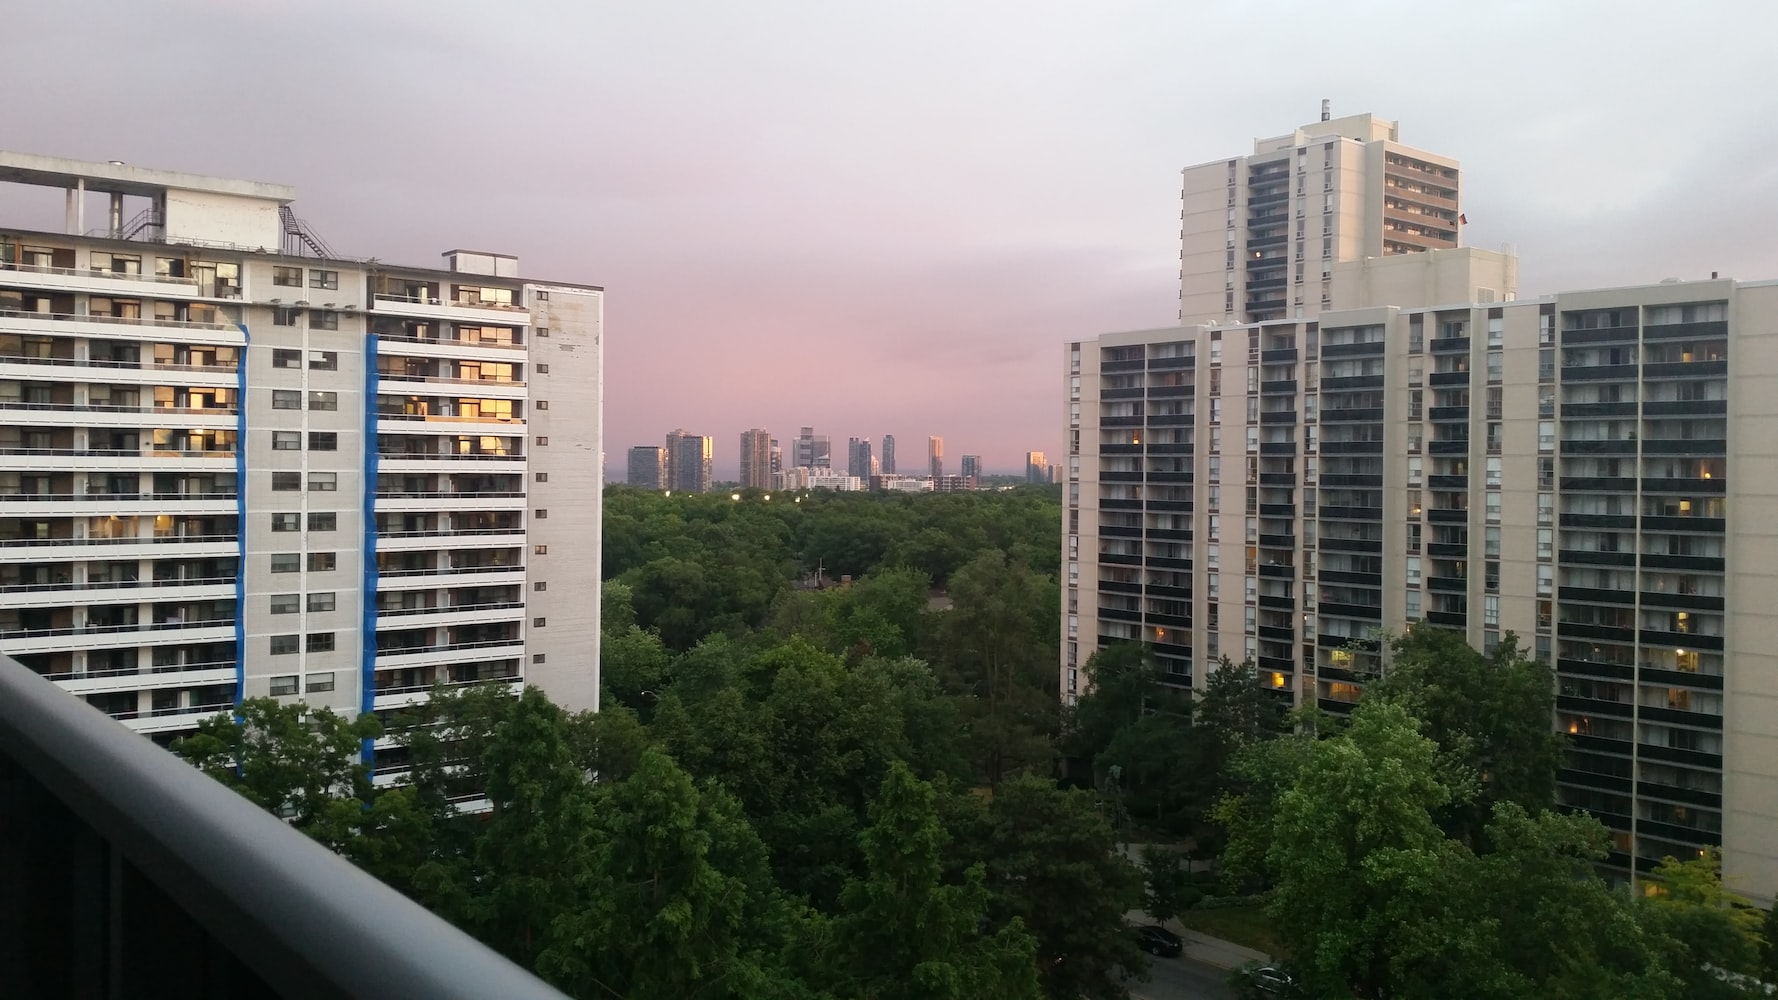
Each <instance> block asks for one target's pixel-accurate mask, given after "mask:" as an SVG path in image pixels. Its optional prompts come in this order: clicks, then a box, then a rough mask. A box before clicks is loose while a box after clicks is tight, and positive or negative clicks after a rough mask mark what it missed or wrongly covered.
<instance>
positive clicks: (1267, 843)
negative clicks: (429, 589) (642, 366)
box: [178, 489, 1778, 1000]
mask: <svg viewBox="0 0 1778 1000" xmlns="http://www.w3.org/2000/svg"><path fill="white" fill-rule="evenodd" d="M607 517H608V522H607V526H606V539H605V541H606V557H607V565H606V575H607V577H608V580H607V584H606V591H605V595H604V605H603V617H604V621H603V630H602V631H603V639H602V657H601V667H602V683H603V708H604V710H603V711H602V712H600V713H598V714H590V713H589V714H569V713H566V712H564V711H562V710H561V709H560V708H558V707H557V706H555V705H553V704H551V703H550V701H549V700H548V698H546V697H545V696H544V695H543V694H542V693H540V692H538V691H536V690H534V689H533V690H527V691H525V693H524V694H523V695H522V696H519V697H513V696H511V695H510V694H508V693H506V692H505V691H503V690H499V689H493V688H468V689H460V690H456V691H444V690H439V691H435V692H433V694H432V696H431V697H430V698H429V699H428V700H427V702H426V703H425V704H423V705H418V706H415V707H413V708H411V709H408V710H405V711H404V712H401V713H397V714H394V715H392V716H390V717H387V718H385V719H384V720H381V721H379V720H377V719H374V718H369V717H362V718H358V719H354V720H346V719H341V718H339V717H337V716H335V715H333V714H332V713H330V712H326V711H317V712H312V713H311V712H307V711H306V710H305V709H304V708H303V707H302V706H300V705H284V706H280V705H278V704H277V703H276V702H273V701H270V700H261V701H249V702H246V703H244V704H243V705H242V706H241V707H240V710H239V711H238V713H237V714H236V715H234V716H232V717H227V716H225V717H219V718H217V719H215V720H212V721H210V722H207V723H206V724H205V725H204V726H203V727H202V728H201V730H200V731H199V733H198V734H197V735H195V736H193V737H191V738H190V739H187V740H185V741H183V743H182V744H181V745H180V746H179V747H178V749H179V751H180V752H181V753H183V754H184V755H186V756H187V757H188V758H189V759H191V760H192V761H193V763H194V764H197V765H198V766H200V767H202V768H203V769H204V770H205V771H206V772H208V773H210V774H212V775H213V776H215V777H216V778H217V779H218V780H220V781H223V782H226V783H228V784H230V785H231V786H233V787H235V788H236V789H238V790H239V791H240V792H241V793H242V794H243V795H245V796H247V797H248V798H250V799H251V800H252V801H254V802H255V803H257V804H259V805H261V806H262V807H264V808H267V809H270V810H273V811H275V812H277V813H279V814H280V815H283V816H285V817H287V818H288V819H289V821H290V822H291V823H292V824H293V825H294V826H296V827H297V828H299V829H301V830H303V831H304V832H306V833H308V834H309V835H311V836H313V837H315V838H316V839H317V840H319V841H321V842H323V843H325V844H327V845H328V846H330V847H331V848H333V849H335V850H337V851H339V852H341V853H342V854H344V855H346V856H347V857H350V858H351V859H352V860H354V861H355V862H356V863H357V864H359V865H360V866H362V867H363V868H364V869H365V870H367V871H368V872H370V873H372V874H374V875H376V876H377V877H379V878H382V879H384V880H385V881H387V882H389V883H390V884H391V885H394V886H395V887H397V888H399V889H401V890H402V891H404V892H406V893H408V894H409V895H411V896H412V897H414V898H415V899H416V900H418V901H420V902H421V903H423V904H424V905H426V906H428V907H430V908H432V909H433V910H435V911H436V912H438V913H440V914H441V915H443V916H444V917H446V918H447V919H449V920H451V921H453V922H455V923H457V924H458V925H459V926H462V927H464V928H465V929H466V930H468V931H470V932H471V933H473V934H475V935H476V936H477V937H479V938H480V939H481V940H483V941H486V942H487V943H488V944H490V945H491V946H492V947H494V948H496V949H498V950H500V951H501V952H503V953H504V954H506V955H509V956H511V957H512V958H513V959H515V960H517V961H519V962H521V963H523V964H525V965H526V966H528V967H530V968H532V969H534V970H536V971H537V972H538V973H539V974H540V975H542V976H543V977H545V978H546V979H548V980H549V981H551V982H552V983H555V984H556V985H558V986H559V987H561V988H562V989H563V990H565V991H567V992H568V993H570V994H572V995H575V996H582V997H609V996H622V997H629V998H635V1000H648V998H657V997H658V998H668V997H673V998H678V997H688V996H698V997H712V998H721V997H734V998H743V997H772V998H778V997H783V998H789V1000H840V998H851V997H867V998H880V1000H892V998H909V1000H913V998H925V997H939V998H950V997H955V998H966V997H967V998H976V997H980V998H988V1000H997V998H1008V1000H1013V998H1017V1000H1025V998H1037V997H1045V998H1056V1000H1060V998H1070V1000H1073V998H1092V1000H1116V998H1122V997H1126V996H1128V988H1127V987H1128V984H1129V982H1130V981H1131V980H1132V979H1135V978H1140V977H1141V976H1142V975H1143V970H1144V969H1145V960H1144V959H1143V957H1142V956H1141V955H1140V953H1139V952H1138V951H1137V950H1136V948H1135V945H1134V941H1133V939H1132V938H1131V936H1130V935H1129V933H1128V930H1127V928H1126V925H1125V918H1126V915H1127V914H1129V913H1130V912H1131V911H1134V910H1137V909H1138V908H1141V909H1144V910H1146V911H1147V912H1148V913H1149V914H1150V915H1151V916H1152V917H1153V918H1154V919H1157V920H1162V921H1165V920H1167V919H1169V918H1171V917H1174V916H1177V915H1179V914H1181V913H1184V912H1185V911H1187V910H1190V909H1192V908H1194V907H1196V906H1198V905H1209V903H1210V902H1213V900H1204V899H1203V897H1204V895H1205V893H1206V891H1215V887H1214V886H1213V883H1207V882H1205V881H1204V879H1206V878H1209V879H1212V880H1213V881H1214V880H1216V879H1220V892H1221V893H1222V894H1223V897H1224V899H1225V900H1226V898H1227V897H1228V896H1231V895H1233V896H1238V897H1239V898H1242V899H1248V898H1257V899H1260V900H1263V901H1264V905H1265V907H1266V913H1267V914H1268V915H1269V918H1270V920H1271V921H1272V924H1273V927H1274V929H1275V930H1276V934H1277V937H1278V938H1279V939H1280V940H1281V942H1282V943H1283V946H1284V947H1285V948H1287V949H1288V953H1289V959H1290V961H1291V964H1292V965H1293V966H1294V968H1295V970H1296V974H1297V976H1298V979H1299V980H1300V982H1301V983H1302V985H1303V986H1304V988H1305V990H1306V991H1307V995H1311V996H1318V997H1336V998H1344V997H1391V998H1393V997H1442V996H1465V997H1478V998H1494V997H1499V998H1509V997H1510V998H1517V997H1533V996H1562V997H1576V998H1595V997H1596V998H1601V1000H1603V998H1607V997H1630V998H1647V1000H1669V998H1679V997H1712V996H1741V995H1746V994H1745V993H1744V992H1742V991H1741V990H1740V987H1739V986H1738V985H1737V984H1738V983H1745V982H1746V980H1743V979H1737V978H1736V977H1741V976H1745V977H1759V976H1764V977H1766V978H1767V979H1768V980H1770V979H1772V978H1775V977H1774V976H1773V974H1772V967H1773V965H1774V964H1775V963H1778V941H1775V940H1774V937H1773V932H1774V931H1775V930H1778V927H1774V918H1772V917H1771V916H1770V915H1769V914H1767V915H1762V914H1760V913H1759V912H1758V911H1756V910H1753V909H1751V908H1749V907H1748V906H1747V905H1746V904H1745V902H1744V901H1742V900H1740V899H1739V898H1738V897H1736V896H1734V894H1733V893H1731V892H1729V891H1728V890H1727V889H1725V888H1724V886H1723V883H1722V880H1721V877H1720V873H1719V871H1718V867H1717V865H1718V862H1717V859H1716V858H1715V856H1714V855H1713V854H1710V853H1705V854H1704V855H1703V856H1702V857H1698V858H1688V859H1684V860H1671V859H1670V860H1669V861H1667V862H1666V863H1665V864H1663V865H1662V866H1661V867H1660V868H1658V869H1657V870H1656V871H1655V872H1654V873H1653V876H1654V877H1653V879H1652V880H1651V881H1650V883H1649V884H1650V885H1651V886H1653V890H1652V892H1651V893H1650V894H1647V895H1641V896H1637V897H1631V896H1630V895H1627V894H1625V893H1623V892H1620V891H1617V890H1614V889H1612V888H1610V887H1609V886H1608V885H1607V884H1606V883H1605V882H1604V881H1603V880H1601V878H1600V877H1599V876H1598V874H1597V873H1596V872H1597V869H1596V864H1597V862H1598V861H1599V860H1601V859H1602V858H1603V857H1604V856H1605V850H1606V845H1607V837H1606V832H1605V830H1604V828H1603V827H1601V826H1600V825H1599V824H1598V823H1597V822H1596V821H1594V820H1592V819H1591V818H1590V817H1587V816H1585V815H1584V814H1578V815H1575V814H1565V813H1561V812H1558V811H1555V810H1554V789H1555V770H1556V768H1557V766H1558V764H1559V761H1560V757H1561V752H1562V742H1561V738H1560V737H1559V736H1556V735H1554V734H1552V733H1551V731H1550V726H1549V719H1550V717H1551V710H1552V699H1553V678H1552V677H1551V675H1550V672H1549V670H1548V669H1547V668H1545V667H1542V666H1540V665H1538V664H1536V663H1534V662H1531V661H1530V660H1528V659H1526V658H1525V657H1523V656H1522V655H1521V654H1520V652H1519V650H1518V648H1517V646H1516V645H1515V644H1514V643H1512V642H1511V641H1510V640H1509V641H1508V642H1506V643H1503V644H1502V645H1501V647H1500V648H1499V649H1498V650H1497V651H1496V652H1495V653H1494V654H1493V655H1491V656H1483V655H1482V654H1479V653H1477V652H1475V651H1474V650H1472V649H1470V648H1469V647H1468V646H1466V645H1465V644H1464V643H1463V642H1462V640H1461V638H1460V637H1458V636H1456V635H1454V634H1451V633H1448V632H1443V631H1440V630H1436V629H1430V628H1424V627H1422V628H1416V629H1414V630H1412V631H1411V632H1409V633H1407V634H1405V635H1402V636H1397V637H1392V638H1391V640H1390V641H1391V649H1390V656H1389V662H1390V669H1389V671H1388V673H1387V675H1386V676H1385V677H1383V678H1378V679H1373V680H1372V682H1371V683H1369V684H1368V685H1367V686H1366V690H1365V693H1364V696H1363V699H1362V701H1361V703H1360V704H1359V706H1358V707H1357V709H1356V711H1355V712H1353V713H1352V714H1351V716H1350V717H1348V718H1343V719H1342V718H1332V717H1327V716H1323V715H1319V714H1318V713H1316V712H1315V711H1314V710H1313V709H1305V710H1302V711H1299V712H1298V713H1297V714H1295V715H1294V716H1290V715H1287V714H1286V712H1285V709H1284V705H1283V703H1282V702H1281V701H1280V700H1278V699H1277V698H1276V697H1275V696H1274V694H1273V693H1272V692H1270V691H1268V690H1267V689H1266V686H1265V685H1264V684H1263V683H1262V680H1263V678H1262V676H1261V675H1260V674H1259V673H1258V672H1257V671H1256V670H1255V669H1254V668H1253V666H1252V665H1251V664H1238V663H1233V662H1230V661H1228V660H1226V659H1225V660H1224V661H1222V662H1221V663H1220V664H1219V665H1218V666H1217V667H1216V669H1214V670H1212V671H1211V672H1210V674H1209V676H1208V678H1207V679H1206V683H1205V684H1204V687H1203V689H1202V690H1200V691H1197V692H1194V693H1193V695H1194V696H1193V697H1183V696H1182V692H1181V691H1180V690H1179V688H1178V687H1177V686H1176V685H1173V684H1169V683H1165V680H1166V679H1165V678H1163V677H1162V676H1161V675H1160V674H1159V673H1157V670H1156V667H1155V665H1154V663H1153V661H1152V660H1151V659H1150V658H1149V656H1148V655H1147V652H1146V650H1145V649H1143V648H1142V647H1141V646H1137V645H1128V646H1116V647H1111V648H1107V649H1104V650H1102V651H1100V652H1098V653H1097V654H1095V655H1094V656H1093V657H1091V659H1090V660H1089V661H1088V663H1087V664H1086V665H1085V671H1084V672H1085V674H1086V676H1087V680H1088V685H1087V691H1088V693H1087V694H1086V695H1084V696H1083V697H1082V698H1081V699H1080V701H1079V703H1078V704H1077V705H1076V706H1074V707H1073V708H1072V709H1071V710H1069V711H1067V712H1064V711H1063V710H1062V708H1061V706H1060V699H1059V692H1058V690H1057V661H1058V648H1057V644H1058V636H1057V631H1058V629H1057V626H1058V618H1059V615H1058V613H1057V612H1058V604H1059V596H1060V595H1059V589H1058V586H1057V572H1058V549H1057V542H1058V536H1059V534H1060V525H1059V521H1058V519H1059V505H1058V503H1057V501H1056V497H1055V494H1054V491H1053V490H1045V489H1032V490H1023V489H1021V490H1016V491H1010V492H1005V493H988V494H957V495H931V496H911V497H909V496H895V497H884V496H851V495H843V494H816V495H812V496H809V497H805V498H802V499H800V500H799V499H798V498H796V497H784V496H776V497H773V498H771V499H769V500H768V499H767V498H766V497H765V495H764V494H756V493H751V492H750V493H747V494H745V495H743V497H742V499H740V500H733V499H730V498H729V497H728V496H727V495H721V496H689V497H681V496H674V497H668V496H663V495H660V494H656V493H649V492H639V491H630V490H624V489H613V490H612V491H611V492H610V494H609V496H608V498H607ZM842 577H849V578H850V579H849V580H847V581H846V582H844V583H843V584H841V583H838V582H836V581H838V580H839V579H840V578H842ZM385 726H386V727H387V731H386V732H385V730H384V727H385ZM378 737H383V738H384V739H385V742H386V743H392V744H393V748H392V749H390V750H386V751H380V754H381V756H380V757H379V764H382V765H391V764H393V765H396V766H403V765H404V766H406V767H407V768H408V772H407V774H406V776H405V778H404V779H403V780H401V781H400V782H398V783H397V784H395V785H385V786H373V785H372V783H371V782H370V780H369V773H368V770H367V768H366V766H365V764H364V762H363V761H362V760H361V759H360V753H359V748H360V746H361V744H362V742H363V741H365V740H368V739H373V738H378ZM465 807H467V808H465ZM1139 832H1140V833H1141V834H1146V835H1147V836H1151V837H1152V836H1156V835H1158V836H1162V837H1167V838H1173V839H1176V840H1177V841H1178V842H1179V843H1178V844H1177V845H1175V846H1174V847H1171V848H1168V849H1163V850H1147V851H1143V852H1141V854H1140V857H1141V863H1140V864H1139V865H1138V864H1132V863H1131V862H1130V861H1129V860H1128V859H1127V854H1126V852H1125V851H1124V850H1123V849H1122V848H1123V845H1124V843H1125V842H1127V841H1130V840H1133V839H1138V838H1139ZM1211 857H1214V858H1216V860H1217V862H1218V865H1217V867H1218V868H1219V871H1220V875H1219V876H1208V875H1205V874H1204V873H1201V872H1197V871H1196V870H1195V868H1194V866H1195V864H1196V862H1198V861H1200V860H1205V859H1208V858H1211ZM1256 894H1257V895H1256Z"/></svg>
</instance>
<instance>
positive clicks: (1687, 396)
mask: <svg viewBox="0 0 1778 1000" xmlns="http://www.w3.org/2000/svg"><path fill="white" fill-rule="evenodd" d="M1066 364H1067V367H1066V375H1065V384H1066V386H1067V390H1066V391H1067V404H1066V405H1067V424H1066V434H1067V440H1068V442H1069V454H1068V458H1067V467H1066V468H1067V484H1066V487H1065V489H1066V493H1065V503H1066V510H1065V522H1064V528H1063V534H1064V537H1063V543H1064V550H1065V552H1066V553H1067V555H1066V572H1065V579H1064V582H1063V593H1064V607H1063V609H1062V615H1063V621H1062V628H1063V636H1064V645H1063V653H1062V663H1061V670H1062V677H1061V686H1062V690H1063V692H1064V697H1065V698H1067V699H1073V698H1075V697H1078V695H1079V694H1080V693H1081V692H1082V690H1083V685H1084V684H1085V678H1084V676H1083V675H1082V673H1081V669H1080V668H1081V666H1082V664H1083V663H1084V662H1085V660H1086V659H1087V657H1088V656H1090V655H1091V654H1092V652H1093V651H1094V650H1095V649H1098V648H1101V647H1102V646H1103V645H1105V644H1106V643H1110V642H1119V641H1133V640H1139V641H1142V642H1144V643H1147V644H1148V645H1149V646H1150V648H1151V649H1152V651H1153V653H1154V655H1155V658H1156V660H1157V662H1158V663H1159V664H1160V666H1161V667H1162V669H1163V671H1164V672H1165V675H1166V677H1167V678H1168V680H1169V683H1171V684H1174V685H1176V686H1177V687H1178V688H1179V689H1180V691H1181V693H1182V694H1183V693H1184V692H1185V691H1186V689H1189V688H1191V687H1194V686H1201V685H1202V683H1203V681H1204V679H1205V676H1206V672H1207V670H1208V669H1209V668H1210V666H1211V664H1213V663H1214V662H1215V661H1216V660H1217V658H1218V657H1220V656H1224V655H1226V656H1229V657H1231V658H1233V659H1235V660H1237V661H1239V660H1243V659H1251V660H1253V661H1254V662H1255V663H1256V664H1257V665H1258V666H1259V668H1260V669H1261V671H1262V678H1263V680H1264V683H1265V684H1266V686H1267V687H1268V688H1270V689H1271V690H1273V691H1275V692H1276V693H1277V694H1278V696H1279V697H1280V698H1283V699H1285V700H1287V701H1289V702H1291V703H1293V704H1316V705H1319V706H1320V707H1322V708H1324V709H1328V710H1332V711H1343V710H1347V709H1349V708H1350V706H1351V704H1352V703H1353V702H1354V701H1356V699H1357V697H1358V695H1359V691H1360V689H1361V687H1362V685H1363V683H1364V680H1365V678H1366V677H1367V676H1370V675H1373V674H1374V673H1375V672H1376V671H1377V670H1379V669H1382V668H1384V667H1385V666H1386V664H1385V663H1384V662H1383V659H1382V657H1383V652H1384V651H1383V650H1382V648H1381V646H1380V644H1379V641H1378V638H1377V636H1378V634H1379V630H1387V631H1399V630H1401V629H1404V628H1407V627H1421V628H1425V627H1439V628H1447V629H1453V630H1456V631H1458V632H1460V633H1462V634H1463V635H1464V636H1465V637H1466V638H1467V639H1468V641H1469V642H1470V643H1471V644H1472V645H1473V646H1475V647H1476V648H1479V649H1491V648H1493V647H1494V646H1495V644H1497V643H1499V642H1500V641H1501V640H1502V638H1503V636H1505V635H1506V634H1507V633H1508V632H1512V633H1515V634H1516V635H1517V636H1518V637H1519V639H1520V642H1521V644H1522V647H1523V648H1524V649H1526V650H1527V652H1528V653H1529V654H1530V655H1531V656H1534V657H1535V658H1537V659H1538V660H1540V661H1542V662H1544V663H1547V664H1549V665H1551V666H1552V667H1553V668H1554V670H1555V672H1556V675H1557V678H1558V682H1559V690H1558V691H1557V717H1556V720H1555V723H1556V725H1557V727H1558V728H1559V729H1560V730H1561V731H1562V732H1565V733H1567V734H1569V736H1570V753H1569V756H1568V760H1567V762H1566V765H1565V767H1564V769H1563V770H1562V771H1561V772H1560V774H1559V776H1558V780H1559V789H1560V797H1561V800H1562V802H1563V803H1564V804H1566V805H1569V806H1573V807H1578V808H1584V809H1586V810H1588V811H1590V812H1592V813H1593V814H1594V815H1596V816H1598V817H1599V818H1600V819H1601V820H1602V821H1604V822H1605V824H1606V825H1607V826H1608V827H1610V828H1611V829H1612V830H1613V833H1614V837H1615V843H1614V844H1613V853H1612V855H1611V858H1610V864H1611V865H1612V866H1613V867H1614V868H1615V869H1616V870H1618V871H1619V872H1621V873H1622V874H1623V875H1624V876H1626V877H1632V876H1634V875H1636V874H1641V873H1646V872H1647V871H1648V870H1649V869H1650V868H1652V867H1653V866H1654V865H1655V864H1656V863H1658V861H1659V860H1660V859H1661V858H1662V857H1663V856H1667V855H1673V856H1677V857H1686V856H1688V855H1690V856H1695V855H1696V854H1697V852H1698V850H1699V849H1700V848H1702V847H1706V846H1709V845H1715V844H1720V845H1722V847H1723V849H1724V864H1725V873H1726V875H1727V877H1728V878H1729V880H1730V881H1731V883H1732V884H1733V885H1734V886H1735V887H1736V889H1737V890H1738V891H1741V892H1745V893H1747V894H1748V895H1750V896H1752V897H1753V898H1755V899H1756V900H1758V901H1759V902H1760V903H1761V904H1762V905H1770V904H1771V902H1772V901H1773V898H1774V894H1775V892H1778V840H1774V838H1773V837H1772V836H1771V830H1772V829H1773V828H1774V826H1775V825H1778V643H1774V641H1773V637H1774V635H1778V610H1775V608H1778V570H1775V569H1774V567H1778V282H1769V281H1768V282H1736V281H1730V280H1709V281H1694V282H1667V283H1662V284H1657V285H1648V286H1641V287H1634V288H1620V289H1607V290H1598V291H1580V292H1568V293H1561V294H1557V295H1553V296H1549V297H1546V298H1541V299H1536V300H1529V301H1518V302H1508V303H1499V302H1493V303H1489V302H1471V303H1465V304H1455V305H1450V304H1446V305H1442V306H1441V305H1428V304H1418V305H1414V306H1411V307H1407V308H1402V307H1397V306H1387V305H1376V306H1370V307H1366V308H1355V309H1347V310H1341V311H1336V312H1323V313H1321V314H1320V315H1319V316H1318V317H1317V318H1315V319H1312V320H1297V319H1284V320H1274V321H1269V322H1265V323H1259V324H1241V325H1232V326H1211V325H1204V324H1191V325H1186V326H1181V327H1176V328H1168V329H1162V330H1148V331H1138V332H1133V333H1120V334H1110V335H1106V336H1102V337H1099V338H1098V339H1097V340H1091V341H1083V342H1081V343H1077V344H1072V345H1070V346H1069V348H1068V354H1067V362H1066ZM1731 366H1732V367H1731Z"/></svg>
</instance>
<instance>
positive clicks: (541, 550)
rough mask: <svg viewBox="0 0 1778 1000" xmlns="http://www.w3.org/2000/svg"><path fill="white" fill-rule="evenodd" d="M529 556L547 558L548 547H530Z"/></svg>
mask: <svg viewBox="0 0 1778 1000" xmlns="http://www.w3.org/2000/svg"><path fill="white" fill-rule="evenodd" d="M531 554H532V555H534V556H547V555H549V546H547V545H533V546H531Z"/></svg>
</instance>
